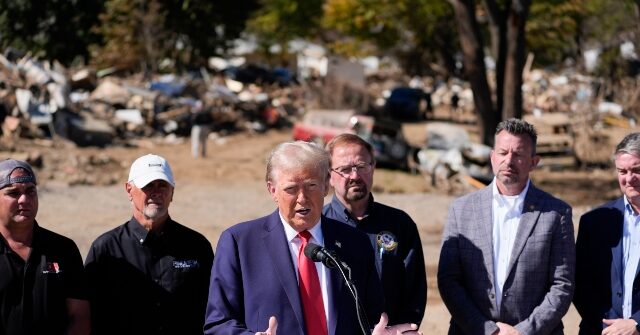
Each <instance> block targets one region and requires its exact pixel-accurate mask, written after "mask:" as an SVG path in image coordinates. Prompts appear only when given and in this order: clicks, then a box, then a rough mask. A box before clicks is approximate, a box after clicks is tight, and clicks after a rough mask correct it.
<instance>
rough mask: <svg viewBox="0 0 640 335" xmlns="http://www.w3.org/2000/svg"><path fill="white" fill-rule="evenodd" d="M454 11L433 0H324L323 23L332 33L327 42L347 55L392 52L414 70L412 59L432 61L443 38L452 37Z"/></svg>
mask: <svg viewBox="0 0 640 335" xmlns="http://www.w3.org/2000/svg"><path fill="white" fill-rule="evenodd" d="M452 17H453V11H452V9H451V7H450V6H449V5H448V4H447V3H446V2H444V1H434V0H397V1H391V0H327V1H326V3H325V5H324V17H323V21H322V23H323V27H325V28H326V29H331V30H332V31H333V32H334V33H335V34H334V35H335V37H334V39H333V40H332V41H331V44H330V46H331V47H332V50H333V51H334V52H336V53H340V54H344V55H347V56H363V54H371V53H372V48H371V46H372V45H374V46H375V47H376V48H377V52H376V53H377V54H392V55H395V56H397V57H398V58H399V59H400V60H401V62H403V63H405V65H406V66H405V68H406V69H407V70H408V71H409V72H414V71H413V70H414V69H413V68H412V66H411V65H410V64H411V63H414V64H415V63H422V64H423V66H424V65H425V64H428V62H430V61H433V60H434V58H435V53H436V52H437V51H438V49H439V48H446V47H447V46H446V45H445V44H447V43H445V42H451V41H454V40H455V33H454V32H455V25H454V24H455V20H452Z"/></svg>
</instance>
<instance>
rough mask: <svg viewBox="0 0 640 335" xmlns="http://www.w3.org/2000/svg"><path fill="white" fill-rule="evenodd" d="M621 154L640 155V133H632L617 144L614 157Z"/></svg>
mask: <svg viewBox="0 0 640 335" xmlns="http://www.w3.org/2000/svg"><path fill="white" fill-rule="evenodd" d="M619 154H630V155H634V156H638V157H640V133H631V134H629V135H627V136H625V137H624V138H623V139H622V141H620V143H618V145H617V146H616V151H615V152H614V157H615V156H618V155H619Z"/></svg>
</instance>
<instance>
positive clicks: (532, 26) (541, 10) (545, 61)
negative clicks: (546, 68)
mask: <svg viewBox="0 0 640 335" xmlns="http://www.w3.org/2000/svg"><path fill="white" fill-rule="evenodd" d="M530 10H531V12H530V15H529V20H528V21H527V25H526V31H527V45H528V48H529V51H531V52H533V53H534V55H535V57H536V58H535V61H536V63H537V64H539V65H550V64H556V63H561V62H562V61H564V59H565V58H566V57H572V58H574V59H575V58H577V57H579V55H580V45H578V41H579V39H578V36H579V33H580V27H581V25H580V24H581V22H582V20H584V17H585V15H586V14H587V10H586V9H585V7H584V0H544V1H533V3H532V4H531V7H530Z"/></svg>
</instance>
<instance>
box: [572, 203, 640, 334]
mask: <svg viewBox="0 0 640 335" xmlns="http://www.w3.org/2000/svg"><path fill="white" fill-rule="evenodd" d="M623 224H624V199H623V198H618V199H617V200H614V201H611V202H608V203H606V204H604V205H602V206H600V207H598V208H596V209H593V210H591V211H590V212H588V213H586V214H584V215H583V216H582V217H581V218H580V226H579V228H578V238H577V241H576V258H577V259H576V291H575V295H574V298H573V303H574V305H575V306H576V309H577V310H578V312H579V313H580V316H581V317H582V321H581V322H580V332H579V334H581V335H587V334H600V333H601V332H602V328H603V325H602V319H619V318H622V299H623V284H624V277H623V276H624V273H623V270H624V268H623V262H622V257H623V255H622V254H623V249H622V228H623ZM639 269H640V267H639ZM639 287H640V282H639V281H638V274H637V273H636V277H635V280H634V282H633V288H632V290H633V300H632V313H633V315H632V316H631V317H632V318H633V319H634V320H635V321H636V322H639V323H640V290H639Z"/></svg>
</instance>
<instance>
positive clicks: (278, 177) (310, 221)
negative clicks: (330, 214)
mask: <svg viewBox="0 0 640 335" xmlns="http://www.w3.org/2000/svg"><path fill="white" fill-rule="evenodd" d="M273 176H274V178H273V180H272V181H269V182H267V188H268V189H269V193H271V197H272V198H273V200H274V201H275V202H276V204H278V209H279V210H280V214H281V215H282V217H283V218H284V219H285V220H286V221H287V223H288V224H289V225H290V226H291V227H292V228H293V229H295V230H296V231H297V232H301V231H303V230H308V229H311V228H313V226H314V225H315V224H316V223H317V222H318V220H320V215H321V214H322V205H323V202H324V197H325V196H326V195H327V192H328V188H329V185H328V182H327V180H326V179H327V178H326V175H323V174H322V172H321V171H318V169H317V168H287V169H284V168H283V169H277V170H276V171H274V173H273Z"/></svg>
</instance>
